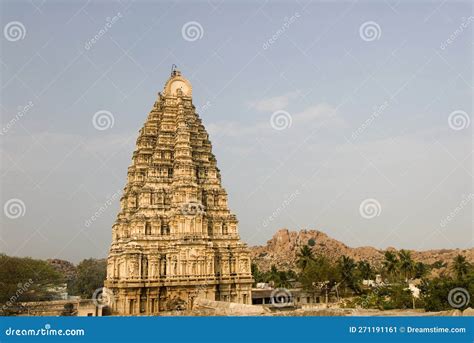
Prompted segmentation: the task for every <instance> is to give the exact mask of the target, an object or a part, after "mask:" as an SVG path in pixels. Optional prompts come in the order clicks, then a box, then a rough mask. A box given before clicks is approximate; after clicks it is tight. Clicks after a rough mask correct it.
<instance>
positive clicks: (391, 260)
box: [382, 251, 398, 276]
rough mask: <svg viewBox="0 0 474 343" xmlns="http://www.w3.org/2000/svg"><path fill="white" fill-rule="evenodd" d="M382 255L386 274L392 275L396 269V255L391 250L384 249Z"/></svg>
mask: <svg viewBox="0 0 474 343" xmlns="http://www.w3.org/2000/svg"><path fill="white" fill-rule="evenodd" d="M384 257H385V260H384V261H383V262H382V265H383V268H384V270H385V272H386V273H387V275H388V276H393V275H394V274H395V273H396V272H397V271H398V259H397V255H395V253H393V252H391V251H386V252H385V255H384Z"/></svg>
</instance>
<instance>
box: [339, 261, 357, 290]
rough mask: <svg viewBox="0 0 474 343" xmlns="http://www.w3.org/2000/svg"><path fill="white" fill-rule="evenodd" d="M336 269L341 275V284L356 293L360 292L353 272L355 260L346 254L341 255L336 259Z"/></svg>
mask: <svg viewBox="0 0 474 343" xmlns="http://www.w3.org/2000/svg"><path fill="white" fill-rule="evenodd" d="M338 269H339V273H340V275H341V284H342V285H343V286H344V287H348V288H350V289H351V290H353V291H354V292H356V293H359V292H360V287H359V284H358V281H359V280H358V278H357V276H356V274H355V271H356V263H355V261H354V260H353V259H352V258H350V257H348V256H341V258H340V259H339V261H338Z"/></svg>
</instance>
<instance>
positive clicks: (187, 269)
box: [105, 69, 253, 315]
mask: <svg viewBox="0 0 474 343" xmlns="http://www.w3.org/2000/svg"><path fill="white" fill-rule="evenodd" d="M250 270H251V268H250V253H249V250H248V248H247V246H246V245H245V244H244V243H242V242H241V241H240V238H239V235H238V232H237V218H236V216H235V215H234V214H232V213H231V212H230V211H229V208H228V206H227V193H226V191H225V190H224V188H223V187H222V185H221V175H220V172H219V169H218V168H217V163H216V158H215V156H214V155H213V153H212V146H211V142H210V141H209V136H208V134H207V132H206V130H205V128H204V126H203V124H202V122H201V119H200V118H199V116H198V114H197V113H196V111H195V107H194V106H193V103H192V86H191V84H190V83H189V81H188V80H186V79H185V78H183V77H182V76H181V73H180V72H179V71H178V70H176V69H173V71H172V73H171V77H170V78H169V80H168V81H167V82H166V85H165V87H164V90H163V92H162V93H159V94H158V99H157V101H156V102H155V104H154V106H153V108H152V110H151V111H150V113H149V115H148V118H147V120H146V122H145V124H144V125H143V128H142V129H141V130H140V131H139V136H138V139H137V144H136V149H135V151H134V153H133V156H132V164H131V165H130V167H129V168H128V177H127V184H126V186H125V188H124V193H123V196H122V198H121V199H120V212H119V214H118V216H117V220H116V222H115V224H114V225H113V227H112V244H111V247H110V252H109V256H108V261H107V280H106V281H105V286H106V288H107V289H108V290H109V292H110V293H111V294H112V296H111V297H110V298H111V299H112V310H113V311H114V312H115V313H117V314H121V315H153V314H157V313H158V312H161V311H170V310H176V309H191V307H192V302H193V299H194V298H195V297H203V298H207V299H211V300H220V301H228V302H237V303H243V304H251V286H252V282H253V280H252V276H251V273H250Z"/></svg>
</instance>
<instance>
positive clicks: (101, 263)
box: [68, 258, 107, 299]
mask: <svg viewBox="0 0 474 343" xmlns="http://www.w3.org/2000/svg"><path fill="white" fill-rule="evenodd" d="M106 273H107V263H106V261H105V260H97V259H93V258H90V259H87V260H83V261H81V263H79V264H78V266H77V272H76V275H75V277H74V278H73V279H72V280H71V282H70V283H69V284H68V292H69V293H70V294H73V295H80V296H81V297H83V298H86V299H89V298H91V297H92V295H93V294H94V291H95V290H96V289H98V288H101V287H103V286H104V280H105V278H106Z"/></svg>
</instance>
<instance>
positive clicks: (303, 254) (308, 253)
mask: <svg viewBox="0 0 474 343" xmlns="http://www.w3.org/2000/svg"><path fill="white" fill-rule="evenodd" d="M296 257H297V258H298V260H297V262H296V263H297V264H298V267H300V269H301V270H302V271H304V270H305V268H306V267H307V266H308V264H309V262H310V261H313V260H314V255H313V251H312V250H311V248H310V247H309V246H308V245H303V246H302V247H301V248H300V251H299V252H298V253H297V255H296Z"/></svg>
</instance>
